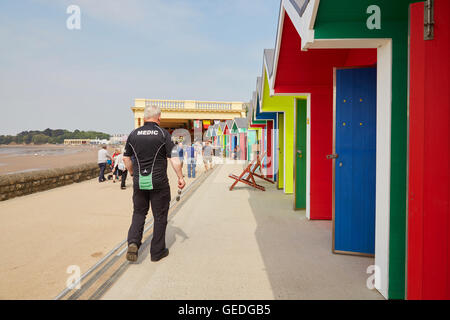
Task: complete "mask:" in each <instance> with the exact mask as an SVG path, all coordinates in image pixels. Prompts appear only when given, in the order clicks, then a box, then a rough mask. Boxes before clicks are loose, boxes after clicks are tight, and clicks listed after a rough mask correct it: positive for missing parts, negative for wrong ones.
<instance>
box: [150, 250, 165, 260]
mask: <svg viewBox="0 0 450 320" xmlns="http://www.w3.org/2000/svg"><path fill="white" fill-rule="evenodd" d="M168 255H169V249H167V248H166V249H164V251H163V253H162V254H161V256H159V257H158V258H154V257H152V258H151V260H152V261H153V262H157V261H159V260H161V259H162V258H165V257H167V256H168Z"/></svg>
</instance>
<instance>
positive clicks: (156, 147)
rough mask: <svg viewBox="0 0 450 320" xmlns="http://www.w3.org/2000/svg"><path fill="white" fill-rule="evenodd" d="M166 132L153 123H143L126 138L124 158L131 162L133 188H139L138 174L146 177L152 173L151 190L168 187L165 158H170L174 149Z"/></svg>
mask: <svg viewBox="0 0 450 320" xmlns="http://www.w3.org/2000/svg"><path fill="white" fill-rule="evenodd" d="M174 147H175V144H174V143H173V142H172V139H171V136H170V134H169V132H167V130H165V129H163V128H161V127H160V126H158V125H157V124H156V123H155V122H145V123H144V125H143V126H142V127H140V128H137V129H135V130H134V131H133V132H131V133H130V135H129V136H128V140H127V143H126V145H125V151H124V156H126V157H131V158H132V160H133V182H134V187H135V188H136V187H137V188H139V173H140V174H141V175H143V176H148V175H150V174H151V173H153V179H152V181H153V189H164V188H167V187H168V186H169V179H168V178H167V158H171V157H172V154H173V151H174V150H175V154H176V148H174Z"/></svg>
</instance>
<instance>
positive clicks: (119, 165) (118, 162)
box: [113, 150, 128, 190]
mask: <svg viewBox="0 0 450 320" xmlns="http://www.w3.org/2000/svg"><path fill="white" fill-rule="evenodd" d="M116 170H117V173H118V176H119V177H121V184H120V189H122V190H125V189H126V187H125V181H126V180H127V173H128V171H127V168H126V167H125V163H124V162H123V150H122V153H121V154H119V155H118V156H117V157H116V158H115V161H114V169H113V172H116Z"/></svg>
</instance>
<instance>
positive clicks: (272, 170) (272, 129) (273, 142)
mask: <svg viewBox="0 0 450 320" xmlns="http://www.w3.org/2000/svg"><path fill="white" fill-rule="evenodd" d="M262 89H263V88H262V78H261V77H258V78H257V81H256V106H255V120H261V121H266V128H265V130H264V131H263V132H264V135H265V139H266V141H267V148H266V152H267V157H266V158H265V159H264V164H265V166H266V167H267V176H268V177H269V178H273V179H274V180H275V181H276V180H277V177H278V173H279V172H278V152H277V151H278V150H277V149H278V113H276V112H262V111H261V97H262Z"/></svg>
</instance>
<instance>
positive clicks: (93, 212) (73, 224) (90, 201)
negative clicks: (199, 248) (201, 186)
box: [0, 148, 203, 299]
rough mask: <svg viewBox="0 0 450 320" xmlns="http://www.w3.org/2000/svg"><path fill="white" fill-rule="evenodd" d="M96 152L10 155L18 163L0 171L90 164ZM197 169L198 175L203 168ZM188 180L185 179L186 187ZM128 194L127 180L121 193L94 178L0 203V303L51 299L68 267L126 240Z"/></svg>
mask: <svg viewBox="0 0 450 320" xmlns="http://www.w3.org/2000/svg"><path fill="white" fill-rule="evenodd" d="M96 154H97V148H95V149H92V150H91V149H87V150H83V151H80V152H76V153H73V154H60V155H45V156H42V157H39V156H36V157H37V158H34V156H15V157H11V158H17V159H19V160H20V161H21V163H20V164H19V163H17V164H14V163H11V159H10V158H8V157H2V158H1V160H0V162H3V163H5V159H7V161H9V162H8V163H10V165H7V166H6V167H5V166H2V167H3V168H2V167H0V168H2V170H3V171H1V172H3V173H4V172H8V171H12V170H13V169H11V168H12V167H14V168H16V170H26V169H30V168H36V167H39V166H38V164H40V165H42V166H44V165H45V166H47V167H48V166H49V165H52V166H54V167H57V166H62V165H63V164H64V165H66V164H78V163H83V161H87V162H92V161H95V160H96ZM30 161H31V162H32V163H29V162H30ZM40 161H42V162H40ZM13 165H15V166H13ZM8 166H9V168H8ZM197 169H198V175H200V174H201V173H202V172H203V165H198V166H197ZM184 173H185V174H186V165H185V166H184ZM198 175H197V176H198ZM168 176H169V182H170V185H171V193H172V198H175V195H176V192H177V187H176V185H177V179H176V175H175V173H174V172H173V170H172V168H171V167H170V165H169V166H168ZM192 181H193V179H188V178H186V182H187V184H188V185H189V184H190V183H192ZM132 192H133V189H132V183H131V179H128V180H127V189H126V190H121V189H120V183H113V182H112V181H107V182H105V183H101V184H100V183H98V181H97V180H96V179H93V180H90V181H85V182H82V183H77V184H73V185H69V186H65V187H61V188H56V189H53V190H48V191H45V192H40V193H36V194H31V195H28V196H24V197H19V198H15V199H11V200H7V201H4V202H0V250H1V251H2V252H3V255H2V259H1V260H0V273H1V274H2V277H1V278H0V299H52V298H54V297H55V296H56V295H57V294H58V293H59V292H60V291H61V290H62V289H64V288H65V286H66V279H67V277H68V276H69V274H68V273H67V272H66V271H67V268H68V267H69V266H71V265H76V266H79V267H80V269H81V273H84V272H85V271H86V270H88V268H89V267H91V266H92V265H94V264H95V263H96V262H97V261H98V260H99V259H100V258H102V257H103V256H104V255H105V254H106V253H107V252H109V251H110V250H111V249H113V248H114V246H115V245H117V244H118V243H119V242H120V241H122V240H124V239H126V237H127V232H128V228H129V224H130V222H131V215H132V202H131V197H132ZM149 216H151V213H150V214H149Z"/></svg>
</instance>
